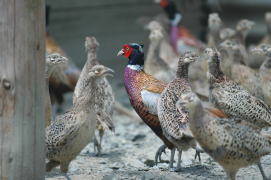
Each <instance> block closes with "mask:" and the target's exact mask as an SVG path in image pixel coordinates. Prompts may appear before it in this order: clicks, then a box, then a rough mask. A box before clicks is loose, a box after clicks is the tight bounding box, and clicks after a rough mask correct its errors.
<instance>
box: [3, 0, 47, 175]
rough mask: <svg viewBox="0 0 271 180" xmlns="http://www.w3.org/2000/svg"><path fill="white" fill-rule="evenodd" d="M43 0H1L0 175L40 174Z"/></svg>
mask: <svg viewBox="0 0 271 180" xmlns="http://www.w3.org/2000/svg"><path fill="white" fill-rule="evenodd" d="M44 36H45V2H44V0H0V180H15V179H20V180H32V179H33V180H39V179H44V169H45V168H44V165H45V152H44V133H45V128H44V90H45V77H44V63H45V60H44V59H45V43H44V42H45V41H44Z"/></svg>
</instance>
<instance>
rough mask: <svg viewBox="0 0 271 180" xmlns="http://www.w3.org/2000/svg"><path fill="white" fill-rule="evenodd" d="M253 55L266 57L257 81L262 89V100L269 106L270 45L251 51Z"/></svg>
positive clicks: (270, 98) (270, 90)
mask: <svg viewBox="0 0 271 180" xmlns="http://www.w3.org/2000/svg"><path fill="white" fill-rule="evenodd" d="M252 52H253V53H257V54H260V55H264V56H267V59H265V61H264V62H263V64H262V65H261V67H260V69H259V79H260V83H261V87H262V93H263V99H264V101H265V102H266V103H267V104H268V105H269V106H271V45H269V44H262V45H261V46H260V47H258V48H254V49H253V50H252Z"/></svg>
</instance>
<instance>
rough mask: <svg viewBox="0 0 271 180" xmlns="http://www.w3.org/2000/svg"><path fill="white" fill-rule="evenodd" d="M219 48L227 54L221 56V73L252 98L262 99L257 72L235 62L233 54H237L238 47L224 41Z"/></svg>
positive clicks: (234, 43) (232, 42)
mask: <svg viewBox="0 0 271 180" xmlns="http://www.w3.org/2000/svg"><path fill="white" fill-rule="evenodd" d="M220 47H221V49H222V50H225V51H226V54H227V55H225V56H222V57H223V59H222V61H221V70H222V72H223V73H224V74H225V75H226V76H228V77H230V78H231V79H232V80H234V81H235V82H237V83H238V84H240V85H241V86H242V87H244V88H245V89H246V90H247V91H248V92H249V93H251V94H252V95H253V96H256V97H258V98H260V99H263V94H262V88H261V83H260V81H259V74H258V72H257V71H256V70H254V69H252V68H250V67H248V66H246V65H244V64H240V62H236V59H235V57H234V54H235V53H238V52H239V47H240V45H239V44H237V43H236V42H235V41H231V40H226V41H224V42H222V43H221V44H220Z"/></svg>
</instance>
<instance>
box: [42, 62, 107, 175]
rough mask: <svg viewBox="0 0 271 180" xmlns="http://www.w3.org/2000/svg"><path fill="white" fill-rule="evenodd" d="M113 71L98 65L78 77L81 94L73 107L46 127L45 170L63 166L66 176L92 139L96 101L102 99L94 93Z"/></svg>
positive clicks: (62, 169) (76, 98)
mask: <svg viewBox="0 0 271 180" xmlns="http://www.w3.org/2000/svg"><path fill="white" fill-rule="evenodd" d="M111 72H112V70H111V69H109V68H106V67H105V66H102V65H96V66H94V67H92V68H91V69H90V70H89V73H88V74H85V76H81V77H80V78H79V81H78V82H80V83H79V84H78V86H79V85H80V86H82V87H80V89H83V91H80V93H79V94H78V96H76V97H75V99H74V103H73V106H72V108H71V109H70V110H69V111H68V112H66V113H65V114H63V115H60V116H57V118H56V120H55V121H54V122H53V123H52V124H51V125H50V126H49V127H47V128H46V138H45V143H46V157H47V159H48V160H49V162H48V163H47V164H46V171H51V169H53V168H54V167H56V166H57V165H60V168H61V171H62V172H63V173H67V171H68V167H69V164H70V162H71V161H72V160H73V159H74V158H76V156H77V155H78V154H79V153H80V152H81V150H82V149H83V148H84V147H85V146H86V145H87V144H88V143H89V142H90V141H91V140H92V139H93V136H94V130H95V127H96V114H95V108H94V105H95V99H94V98H93V97H95V96H100V94H96V91H95V90H94V89H95V87H96V86H97V85H98V84H99V81H100V80H101V79H102V78H103V77H104V76H106V75H109V74H110V73H111Z"/></svg>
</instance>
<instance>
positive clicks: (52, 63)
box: [45, 53, 68, 127]
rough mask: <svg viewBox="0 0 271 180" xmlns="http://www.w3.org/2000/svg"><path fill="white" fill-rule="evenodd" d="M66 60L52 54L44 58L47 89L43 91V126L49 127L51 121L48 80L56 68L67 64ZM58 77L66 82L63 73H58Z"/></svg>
mask: <svg viewBox="0 0 271 180" xmlns="http://www.w3.org/2000/svg"><path fill="white" fill-rule="evenodd" d="M67 61H68V59H67V58H65V57H63V56H61V55H60V54H57V53H53V54H49V55H48V56H47V57H46V67H45V77H46V83H47V89H46V90H45V93H46V95H45V99H46V110H45V126H46V127H47V126H49V125H50V123H51V119H52V104H51V99H50V94H49V78H50V76H51V74H52V72H54V71H55V70H56V69H57V67H58V66H62V65H63V64H67ZM57 74H58V77H59V79H63V81H66V79H65V78H66V76H65V74H64V72H63V71H58V73H57Z"/></svg>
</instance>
